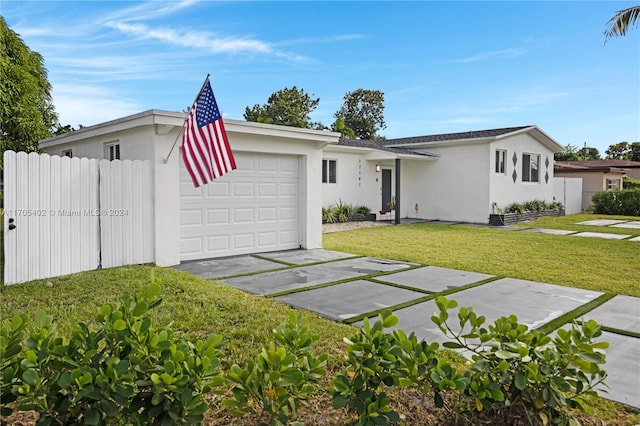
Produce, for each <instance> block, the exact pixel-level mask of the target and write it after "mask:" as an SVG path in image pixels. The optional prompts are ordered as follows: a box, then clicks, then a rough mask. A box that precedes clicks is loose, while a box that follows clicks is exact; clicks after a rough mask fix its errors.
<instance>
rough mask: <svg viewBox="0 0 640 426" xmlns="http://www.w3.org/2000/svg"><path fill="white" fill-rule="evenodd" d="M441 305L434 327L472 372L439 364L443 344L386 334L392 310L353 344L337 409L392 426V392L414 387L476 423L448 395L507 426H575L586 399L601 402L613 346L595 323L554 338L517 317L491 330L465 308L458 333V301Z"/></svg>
mask: <svg viewBox="0 0 640 426" xmlns="http://www.w3.org/2000/svg"><path fill="white" fill-rule="evenodd" d="M436 304H437V306H438V309H439V312H438V313H435V314H434V315H433V316H432V321H433V322H434V323H435V324H436V325H437V326H438V328H440V330H441V331H442V332H443V333H444V334H445V335H446V336H447V337H449V338H450V339H452V340H451V341H449V342H446V343H444V345H443V346H444V347H445V348H450V349H464V350H466V351H469V352H470V353H471V354H472V363H471V364H470V366H469V367H468V368H467V369H466V370H465V371H464V372H458V371H456V369H455V368H453V367H452V366H451V365H450V364H449V363H447V362H444V361H443V360H439V359H438V358H437V348H438V344H437V343H433V344H431V345H429V344H427V343H426V342H424V341H423V342H419V341H418V339H417V338H416V337H415V335H414V334H411V335H410V336H406V334H405V333H404V332H402V331H401V330H394V331H393V332H392V333H388V332H385V328H389V327H394V326H395V325H396V324H397V318H396V317H395V316H394V315H392V314H391V312H390V311H385V312H383V313H382V314H381V315H380V317H379V320H378V321H377V322H376V323H375V324H374V325H373V326H370V324H369V322H368V320H366V319H365V321H364V325H363V327H362V329H361V330H360V331H359V332H358V334H356V335H355V336H353V337H352V338H350V339H345V342H346V343H347V362H348V364H349V367H348V368H346V369H345V370H343V371H342V372H341V373H340V374H339V375H338V376H337V377H336V379H335V381H334V391H333V403H334V406H335V407H336V408H340V407H347V408H348V410H349V411H351V412H353V413H354V414H356V415H357V416H358V419H359V421H358V424H359V425H386V424H388V423H389V422H395V421H398V420H399V419H400V415H399V413H397V412H396V411H394V410H392V409H391V408H390V401H389V398H388V397H387V392H386V391H385V389H387V388H398V387H407V386H411V387H416V388H418V389H419V390H421V391H422V393H423V398H426V397H430V398H433V399H434V402H435V405H436V406H438V407H444V408H445V409H448V410H449V411H450V412H451V415H452V416H461V415H462V416H464V417H467V422H468V423H471V424H473V423H474V420H473V419H474V414H473V411H471V412H469V413H462V412H461V411H460V410H453V409H452V408H451V406H450V404H448V402H447V401H446V400H445V399H444V397H443V395H444V394H445V391H450V392H449V393H450V394H454V395H455V394H463V395H464V396H466V397H468V398H470V399H471V401H472V404H473V407H474V410H475V411H476V413H484V412H488V413H489V414H491V415H492V416H493V418H496V419H501V421H500V422H501V423H502V422H504V423H506V424H511V423H512V422H513V420H514V418H515V416H516V415H518V416H519V415H521V414H522V413H523V412H524V414H525V415H526V416H527V417H528V418H529V419H531V418H534V417H535V418H538V419H539V420H540V422H541V423H542V424H544V425H546V424H562V425H568V424H575V420H574V419H573V418H572V417H571V415H570V414H569V413H570V411H569V410H568V409H572V408H581V407H580V404H579V402H578V401H579V400H578V397H580V396H582V395H595V391H594V388H595V386H598V385H600V384H602V383H603V381H604V379H605V377H606V373H605V371H604V370H603V369H602V368H601V366H602V365H603V364H604V361H605V356H604V354H602V353H601V352H599V350H601V349H605V348H607V347H608V344H607V343H606V342H599V343H594V342H593V341H592V340H593V339H594V338H596V337H598V336H600V335H601V331H600V328H599V327H598V325H597V324H596V323H595V322H594V321H589V322H587V323H584V324H582V325H581V326H577V325H575V324H574V325H573V326H572V327H571V329H570V330H559V331H558V332H557V336H556V337H555V338H553V339H552V338H551V337H549V336H546V335H543V334H542V333H540V332H537V331H535V330H533V331H531V330H528V329H527V326H526V325H524V324H519V323H518V322H517V318H516V317H515V316H513V315H511V316H509V317H502V318H499V319H498V320H496V321H495V322H494V323H493V324H492V325H489V326H488V327H487V328H485V327H484V322H485V318H484V317H482V316H478V315H476V313H475V312H474V311H473V309H471V308H465V307H462V308H460V309H459V310H458V312H457V318H458V321H457V324H456V325H455V326H452V325H451V324H450V322H449V311H450V310H451V309H453V308H456V307H457V302H456V301H455V300H447V299H446V298H444V297H439V298H438V299H437V300H436Z"/></svg>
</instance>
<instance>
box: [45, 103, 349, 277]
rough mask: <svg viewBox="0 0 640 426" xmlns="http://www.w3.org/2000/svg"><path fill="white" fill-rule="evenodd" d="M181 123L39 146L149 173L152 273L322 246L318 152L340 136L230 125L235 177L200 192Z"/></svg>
mask: <svg viewBox="0 0 640 426" xmlns="http://www.w3.org/2000/svg"><path fill="white" fill-rule="evenodd" d="M184 120H185V114H184V113H177V112H168V111H159V110H149V111H145V112H141V113H139V114H134V115H130V116H127V117H123V118H120V119H117V120H113V121H109V122H105V123H101V124H98V125H95V126H89V127H83V128H81V129H80V130H76V131H74V132H71V133H67V134H64V135H60V136H56V137H53V138H50V139H46V140H43V141H42V142H41V143H40V147H41V149H42V151H43V152H45V153H48V154H52V155H63V156H64V155H66V156H73V157H88V158H101V159H102V158H106V159H109V160H113V159H122V160H124V159H131V160H150V161H151V162H152V163H153V169H154V180H155V185H154V186H155V193H154V221H155V223H154V228H155V232H154V239H155V240H154V248H155V263H156V264H158V265H161V266H171V265H176V264H179V263H180V262H182V261H186V260H195V259H205V258H214V257H223V256H231V255H236V254H246V253H258V252H266V251H274V250H286V249H294V248H300V247H302V248H307V249H313V248H320V247H321V246H322V217H321V215H322V199H321V197H320V196H319V194H320V193H321V191H322V183H321V180H320V174H321V170H320V166H321V164H322V149H323V148H324V147H325V146H326V145H327V144H330V143H337V142H338V138H339V136H340V135H339V134H338V133H331V132H322V131H317V130H308V129H299V128H290V127H284V126H273V125H268V124H261V123H250V122H245V121H236V120H229V119H225V127H226V130H227V134H228V137H229V141H230V144H231V147H232V150H233V153H234V157H235V160H236V164H237V169H236V170H233V171H232V172H230V173H228V174H226V175H224V176H222V177H220V178H218V179H216V180H215V181H214V182H212V183H210V184H208V185H204V186H201V187H199V188H195V187H194V186H193V184H192V182H191V178H190V177H189V175H188V173H187V171H186V169H185V167H184V163H183V161H182V159H181V154H180V149H179V147H180V142H181V140H178V142H177V144H176V146H175V149H174V150H173V152H172V154H171V156H170V157H169V159H168V161H166V162H165V161H164V159H165V158H166V157H167V156H168V154H169V152H170V150H171V147H172V145H173V144H174V142H175V141H176V139H178V138H179V137H180V135H181V130H182V125H183V123H184Z"/></svg>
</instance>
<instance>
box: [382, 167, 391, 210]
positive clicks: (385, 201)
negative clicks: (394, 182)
mask: <svg viewBox="0 0 640 426" xmlns="http://www.w3.org/2000/svg"><path fill="white" fill-rule="evenodd" d="M390 203H391V170H384V169H383V170H382V207H380V209H381V210H389V204H390Z"/></svg>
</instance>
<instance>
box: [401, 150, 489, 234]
mask: <svg viewBox="0 0 640 426" xmlns="http://www.w3.org/2000/svg"><path fill="white" fill-rule="evenodd" d="M487 150H488V145H487V144H465V145H455V146H440V147H437V148H429V149H428V152H432V153H436V154H440V158H439V159H438V160H437V161H436V162H433V163H431V162H429V163H422V162H420V163H419V162H409V161H403V164H402V170H403V175H402V189H403V193H402V200H403V203H404V204H403V205H402V206H401V207H402V212H401V214H402V217H419V218H422V219H431V220H448V221H449V220H450V221H460V222H471V223H486V222H487V221H488V219H489V210H488V205H489V202H488V200H489V175H488V173H487V168H488V165H487V163H488V160H487V157H488V155H487ZM416 203H418V207H419V210H418V214H417V215H416V213H415V204H416Z"/></svg>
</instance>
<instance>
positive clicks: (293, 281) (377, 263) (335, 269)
mask: <svg viewBox="0 0 640 426" xmlns="http://www.w3.org/2000/svg"><path fill="white" fill-rule="evenodd" d="M410 266H411V264H408V263H402V262H394V261H391V260H382V259H373V258H369V257H363V258H356V259H346V260H337V261H335V262H329V263H323V264H320V265H312V266H300V267H297V268H293V269H285V270H283V271H275V272H266V273H263V274H259V275H250V276H244V277H237V278H229V279H226V280H224V282H225V283H226V284H229V285H230V286H233V287H237V288H240V289H242V290H245V291H248V292H250V293H254V294H259V295H267V294H274V293H280V292H283V291H289V290H296V289H299V288H304V287H310V286H314V285H318V284H323V283H328V282H333V281H340V280H344V279H349V278H355V277H358V276H362V275H369V274H376V273H381V272H388V271H395V270H401V269H405V268H409V267H410Z"/></svg>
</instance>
